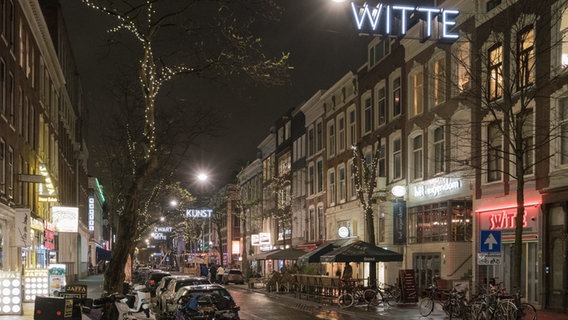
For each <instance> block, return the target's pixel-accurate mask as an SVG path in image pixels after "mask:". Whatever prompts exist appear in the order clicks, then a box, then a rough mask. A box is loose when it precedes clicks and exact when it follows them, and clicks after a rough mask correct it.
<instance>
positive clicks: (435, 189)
mask: <svg viewBox="0 0 568 320" xmlns="http://www.w3.org/2000/svg"><path fill="white" fill-rule="evenodd" d="M462 188H463V182H462V180H461V179H459V178H435V179H430V180H426V181H424V182H422V183H416V184H413V185H411V187H410V197H411V199H412V200H413V201H420V200H422V201H423V200H426V199H434V198H438V197H443V196H450V195H454V194H459V193H460V192H462Z"/></svg>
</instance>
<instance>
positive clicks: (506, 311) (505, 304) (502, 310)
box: [494, 300, 518, 320]
mask: <svg viewBox="0 0 568 320" xmlns="http://www.w3.org/2000/svg"><path fill="white" fill-rule="evenodd" d="M517 310H518V309H517V306H516V305H515V304H514V303H513V301H510V300H501V301H499V303H498V305H497V310H495V313H496V316H495V317H494V318H495V319H499V320H516V318H517Z"/></svg>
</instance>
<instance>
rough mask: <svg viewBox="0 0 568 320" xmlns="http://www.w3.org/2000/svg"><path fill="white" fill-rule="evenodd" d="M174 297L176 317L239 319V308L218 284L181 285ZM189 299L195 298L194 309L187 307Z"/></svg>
mask: <svg viewBox="0 0 568 320" xmlns="http://www.w3.org/2000/svg"><path fill="white" fill-rule="evenodd" d="M174 299H175V301H176V303H177V308H176V310H175V315H176V319H219V320H239V319H240V318H239V310H240V308H239V307H238V306H237V304H236V303H235V301H234V300H233V297H231V294H230V293H229V292H228V291H227V289H225V288H224V287H223V286H221V285H218V284H210V285H196V286H185V287H181V288H180V289H179V290H178V292H176V294H175V296H174ZM190 299H195V300H196V305H195V309H190V308H189V306H188V302H189V300H190ZM189 305H191V304H189Z"/></svg>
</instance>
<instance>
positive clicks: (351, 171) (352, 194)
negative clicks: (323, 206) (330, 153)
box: [347, 162, 357, 198]
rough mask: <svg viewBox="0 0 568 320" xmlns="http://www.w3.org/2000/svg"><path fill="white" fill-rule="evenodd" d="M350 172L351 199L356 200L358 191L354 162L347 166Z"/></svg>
mask: <svg viewBox="0 0 568 320" xmlns="http://www.w3.org/2000/svg"><path fill="white" fill-rule="evenodd" d="M347 168H348V170H349V171H348V172H349V197H350V198H355V197H356V196H357V189H355V174H353V162H350V163H349V165H348V166H347Z"/></svg>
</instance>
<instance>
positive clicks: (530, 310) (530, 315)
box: [513, 290, 536, 320]
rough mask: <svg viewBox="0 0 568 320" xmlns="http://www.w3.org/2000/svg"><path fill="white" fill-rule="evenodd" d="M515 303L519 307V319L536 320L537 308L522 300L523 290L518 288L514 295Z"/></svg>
mask: <svg viewBox="0 0 568 320" xmlns="http://www.w3.org/2000/svg"><path fill="white" fill-rule="evenodd" d="M513 303H514V304H515V306H516V307H517V312H518V314H517V317H516V318H517V319H518V320H536V308H535V307H534V306H533V305H532V304H530V303H528V302H522V301H521V291H520V290H517V292H516V293H515V294H514V295H513Z"/></svg>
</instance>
